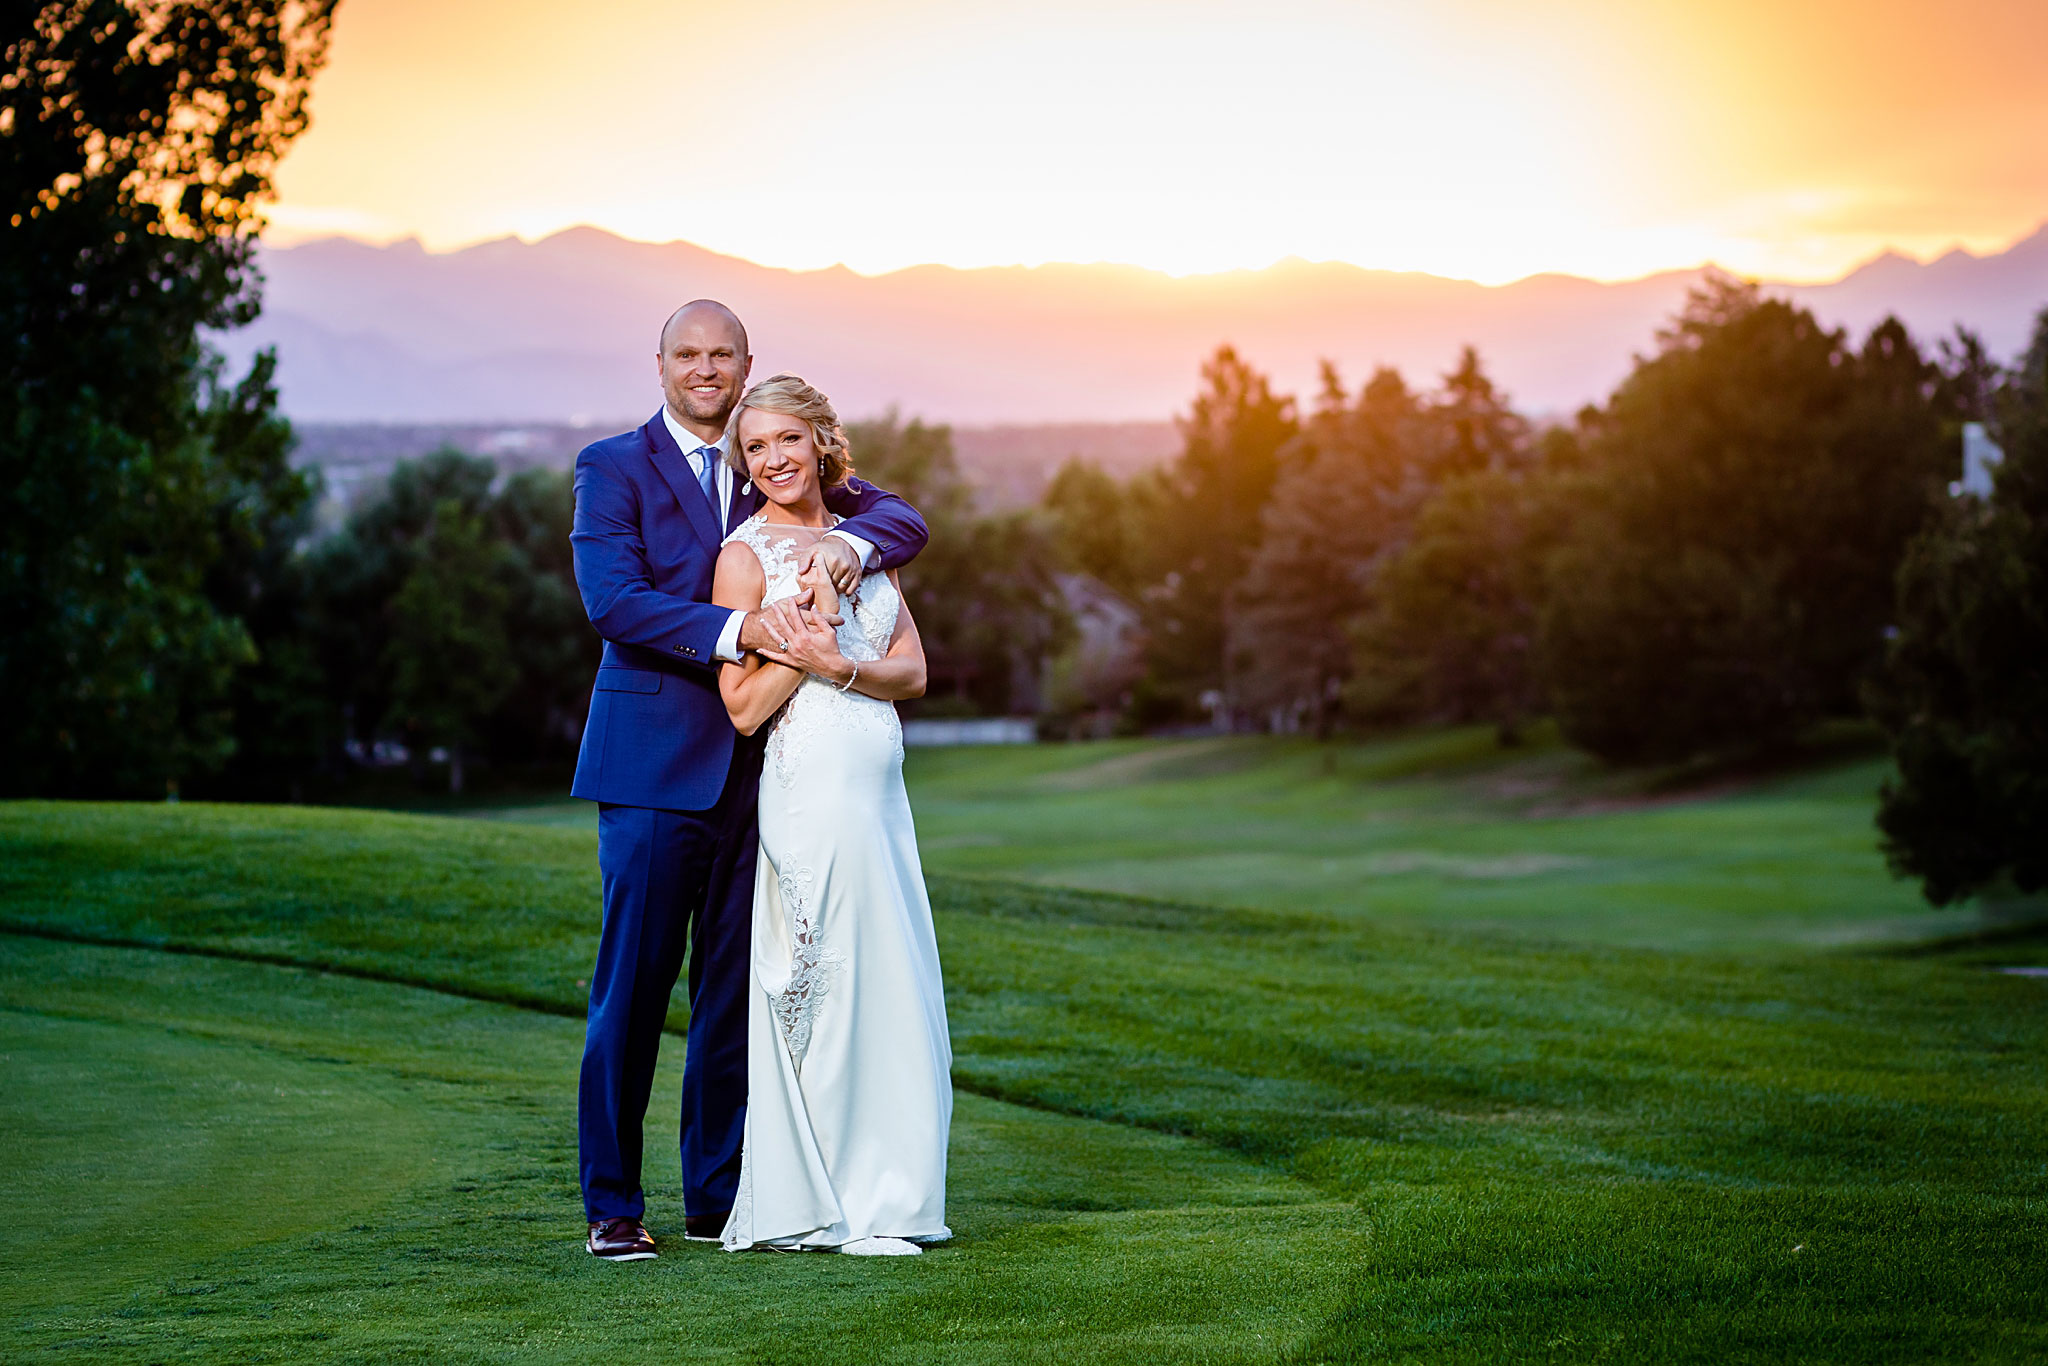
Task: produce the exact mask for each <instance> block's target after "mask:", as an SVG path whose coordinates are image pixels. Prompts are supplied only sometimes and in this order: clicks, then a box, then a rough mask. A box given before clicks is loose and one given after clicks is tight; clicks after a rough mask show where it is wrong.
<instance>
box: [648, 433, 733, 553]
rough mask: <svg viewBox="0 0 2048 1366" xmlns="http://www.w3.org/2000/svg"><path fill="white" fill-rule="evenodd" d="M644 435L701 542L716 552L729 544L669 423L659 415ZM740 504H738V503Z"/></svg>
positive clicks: (657, 469) (657, 466) (656, 465)
mask: <svg viewBox="0 0 2048 1366" xmlns="http://www.w3.org/2000/svg"><path fill="white" fill-rule="evenodd" d="M640 435H641V436H642V437H644V438H645V439H646V441H647V458H648V460H649V461H651V462H652V463H653V465H654V472H655V473H656V474H659V475H660V476H661V480H662V482H663V483H665V484H667V485H668V491H669V492H670V493H673V494H674V495H675V496H676V501H677V502H678V503H681V504H682V505H683V515H684V516H685V517H688V518H689V519H690V525H691V526H692V527H693V528H695V530H696V532H697V535H698V537H699V539H701V540H702V541H703V542H704V543H705V544H706V545H708V546H711V547H713V548H714V549H716V548H717V547H718V546H719V545H721V544H723V543H724V541H725V534H724V533H723V532H721V531H720V530H719V529H718V518H717V517H716V516H714V515H713V514H712V511H711V504H709V503H707V502H705V501H704V490H703V489H702V488H701V487H700V486H699V485H698V483H697V481H696V479H694V478H693V477H691V474H690V461H689V457H687V456H685V455H684V454H683V452H682V450H681V448H680V447H678V446H677V445H676V439H675V438H674V437H672V436H670V435H669V433H668V423H666V422H663V421H662V420H661V414H660V413H656V414H655V415H654V417H653V419H652V420H651V421H649V422H648V424H647V425H646V426H645V427H642V428H641V429H640ZM734 501H735V502H737V501H738V500H734Z"/></svg>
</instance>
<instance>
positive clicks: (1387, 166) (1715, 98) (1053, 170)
mask: <svg viewBox="0 0 2048 1366" xmlns="http://www.w3.org/2000/svg"><path fill="white" fill-rule="evenodd" d="M2044 60H2048V6H2042V5H2040V4H2038V3H2033V2H2032V0H1961V2H1960V3H1953V4H1945V5H1934V4H1931V3H1927V2H1926V0H1862V3H1849V0H1813V3H1808V4H1802V5H1799V6H1791V7H1787V6H1782V5H1776V4H1772V3H1768V0H1717V3H1712V4H1710V3H1707V0H1681V2H1678V3H1672V4H1668V5H1658V6H1643V5H1639V4H1630V3H1625V2H1624V0H1555V3H1552V4H1549V5H1546V6H1544V7H1542V8H1541V10H1540V12H1539V11H1538V10H1537V9H1536V7H1531V6H1527V5H1515V4H1509V3H1505V2H1504V0H1446V3H1444V4H1441V5H1436V6H1431V7H1428V8H1427V9H1426V10H1423V9H1417V8H1416V7H1412V6H1405V5H1399V4H1395V3H1392V0H1371V2H1369V3H1358V4H1334V3H1321V2H1319V0H1276V3H1274V4H1272V5H1269V6H1267V7H1263V8H1262V9H1261V10H1260V11H1259V12H1258V13H1257V14H1256V15H1251V14H1247V13H1245V12H1244V11H1242V10H1241V9H1239V8H1237V7H1232V6H1226V5H1222V4H1218V3H1209V2H1208V0H1196V2H1192V3H1182V4H1174V5H1164V4H1158V3H1153V0H1092V2H1091V3H1086V4H1083V3H1079V0H1055V2H1053V3H1048V4H1046V5H1041V6H1037V7H1034V8H1033V9H1032V10H1030V11H1029V12H1015V13H1012V12H1006V11H999V10H996V9H992V8H989V7H978V6H958V5H944V4H939V3H937V2H936V0H882V3H878V4H876V5H873V6H867V7H862V8H861V9H860V10H858V11H854V10H849V9H847V8H845V7H841V6H836V5H831V4H828V3H825V0H762V3H759V4H756V5H752V6H749V7H747V8H746V9H744V10H741V9H738V8H729V9H724V10H721V9H716V8H708V9H703V10H692V11H688V12H686V13H682V14H678V13H676V12H675V11H674V10H673V7H670V6H665V5H661V4H658V3H656V0H617V2H616V3H613V4H610V5H607V6H605V7H603V8H602V10H601V11H600V12H596V13H592V12H588V11H581V10H578V11H571V10H567V9H564V8H562V7H558V6H551V5H544V4H541V3H539V0H494V3H489V4H486V3H485V0H437V3H435V4H433V5H428V6H421V5H417V4H410V3H401V0H350V3H349V4H348V5H346V6H344V7H343V9H342V11H341V16H340V19H339V21H338V24H337V28H336V32H335V41H334V48H333V55H332V61H331V64H330V66H329V69H328V70H327V71H326V73H325V74H324V75H323V76H322V78H321V81H320V85H319V88H318V90H317V92H316V94H315V97H314V101H313V117H314V123H313V127H312V130H311V132H309V133H308V134H307V135H306V136H305V138H304V139H303V141H302V143H301V145H299V146H298V147H297V148H295V149H294V151H293V153H292V155H291V156H290V157H289V158H288V159H287V160H286V161H285V163H284V165H283V167H282V170H281V173H280V176H279V179H278V186H279V196H280V197H279V202H278V204H277V206H276V210H275V213H274V215H273V222H274V229H273V233H274V236H273V240H274V241H275V242H276V243H278V244H280V245H284V244H289V243H291V242H294V241H304V240H308V239H310V238H315V237H319V236H323V235H326V234H330V233H341V234H345V235H348V236H351V237H354V238H357V239H359V240H365V241H371V242H389V241H393V240H399V239H404V238H407V237H417V238H418V239H420V241H421V242H422V243H423V244H424V245H425V246H427V247H429V248H432V249H436V250H442V249H446V248H449V247H455V246H462V245H468V244H473V243H476V242H481V241H489V240H493V239H498V238H502V237H505V236H508V235H512V236H518V237H520V238H521V239H522V240H525V241H529V242H530V241H532V240H535V239H538V238H542V237H545V236H547V235H548V234H550V233H552V232H555V231H558V230H560V229H563V228H567V227H570V226H573V225H576V224H590V225H592V226H595V227H598V228H601V229H603V230H605V231H607V232H609V233H612V234H615V235H618V236H623V237H627V238H630V239H635V240H638V241H644V242H653V243H662V242H671V241H677V240H684V241H689V242H693V243H697V244H701V245H703V246H704V247H706V248H709V249H710V250H713V251H716V252H719V253H722V254H725V255H728V256H735V257H738V258H741V259H743V260H745V261H748V262H751V263H754V264H757V265H765V266H772V267H779V268H785V269H819V268H824V267H829V266H832V265H835V264H843V265H845V266H846V267H848V268H849V269H851V270H853V271H855V272H858V273H861V274H866V275H874V274H879V273H883V272H886V271H890V270H894V269H900V268H905V267H910V266H916V265H922V264H934V265H948V266H955V267H962V268H972V267H979V266H995V265H1033V264H1042V263H1048V262H1075V263H1092V262H1109V263H1127V264H1132V265H1136V266H1140V267H1143V268H1147V269H1153V270H1159V271H1164V272H1166V273H1169V274H1173V275H1179V276H1185V275H1190V274H1195V273H1209V272H1215V271H1228V270H1236V269H1256V268H1258V267H1261V266H1266V265H1270V264H1272V263H1274V262H1276V261H1280V260H1283V259H1286V258H1290V257H1292V258H1299V259H1301V260H1304V261H1311V262H1344V263H1348V264H1351V265H1356V266H1360V267H1363V268H1366V269H1373V270H1391V271H1422V272H1427V273H1430V274H1434V275H1437V276H1440V277H1443V278H1447V279H1462V280H1472V281H1478V282H1482V283H1488V284H1500V283H1505V282H1507V281H1511V280H1517V279H1523V278H1526V277H1528V276H1530V275H1535V274H1546V273H1561V274H1572V275H1578V276H1581V277H1584V278H1588V279H1594V280H1601V281H1622V280H1631V279H1638V278H1641V277H1644V276H1646V275H1651V274H1657V273H1662V272H1666V271H1673V270H1686V269H1692V268H1696V267H1698V266H1700V265H1702V264H1704V263H1706V262H1709V261H1711V262H1715V263H1717V264H1719V265H1721V266H1723V267H1724V268H1727V269H1729V270H1732V271H1735V272H1737V273H1741V274H1746V275H1753V276H1760V277H1764V278H1769V279H1774V280H1783V281H1788V282H1800V283H1812V282H1817V281H1824V280H1833V279H1837V278H1839V277H1841V276H1843V275H1844V274H1846V273H1847V272H1849V271H1850V270H1852V269H1854V268H1855V267H1856V266H1858V265H1859V264H1861V263H1864V262H1867V261H1869V260H1871V259H1872V258H1874V257H1876V256H1878V255H1879V254H1881V253H1882V252H1883V251H1885V250H1887V249H1891V250H1895V251H1897V252H1899V253H1901V254H1903V255H1905V256H1907V257H1909V258H1910V259H1914V260H1920V261H1926V260H1930V259H1933V258H1936V257H1939V256H1940V255H1941V254H1942V253H1944V252H1946V251H1947V250H1948V249H1950V248H1951V247H1962V248H1964V249H1967V250H1970V251H1973V252H1976V253H1980V254H1981V253H1984V252H1987V251H1996V250H1999V249H2001V248H2004V247H2006V246H2007V245H2009V244H2011V243H2014V242H2017V241H2019V240H2021V239H2022V238H2024V237H2025V236H2026V235H2027V234H2028V233H2029V231H2030V230H2031V229H2033V228H2034V227H2035V226H2036V225H2037V224H2038V223H2039V222H2040V220H2041V218H2042V216H2043V209H2044V206H2048V161H2044V159H2043V158H2041V157H2039V156H2038V155H2037V154H2036V152H2035V150H2034V149H2036V148H2038V147H2040V146H2042V145H2048V90H2044V87H2043V85H2042V83H2041V82H2040V80H2039V79H2038V73H2039V71H2040V70H2041V69H2042V66H2043V62H2044Z"/></svg>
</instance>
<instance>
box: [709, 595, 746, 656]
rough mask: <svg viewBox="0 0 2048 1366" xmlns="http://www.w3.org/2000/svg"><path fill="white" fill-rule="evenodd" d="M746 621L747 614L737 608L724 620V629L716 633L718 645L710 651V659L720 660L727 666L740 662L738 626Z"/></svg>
mask: <svg viewBox="0 0 2048 1366" xmlns="http://www.w3.org/2000/svg"><path fill="white" fill-rule="evenodd" d="M746 619H747V614H746V613H745V612H744V611H742V610H740V609H738V608H735V609H734V610H733V614H732V615H731V616H730V617H727V618H726V621H725V629H724V630H723V631H720V632H719V633H718V644H717V646H716V647H715V648H713V650H712V651H711V656H712V658H714V659H722V660H724V661H725V662H726V663H728V664H737V663H739V662H740V626H741V625H742V624H743V623H744V622H745V621H746Z"/></svg>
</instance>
